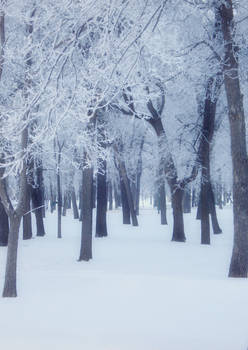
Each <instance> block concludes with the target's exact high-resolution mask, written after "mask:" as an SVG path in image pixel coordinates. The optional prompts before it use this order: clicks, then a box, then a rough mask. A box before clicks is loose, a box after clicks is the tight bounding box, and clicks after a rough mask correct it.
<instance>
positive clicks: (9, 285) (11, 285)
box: [3, 214, 21, 298]
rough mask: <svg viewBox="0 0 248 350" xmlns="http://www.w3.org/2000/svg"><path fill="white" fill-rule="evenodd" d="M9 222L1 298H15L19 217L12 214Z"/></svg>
mask: <svg viewBox="0 0 248 350" xmlns="http://www.w3.org/2000/svg"><path fill="white" fill-rule="evenodd" d="M9 220H10V234H9V242H8V252H7V262H6V270H5V282H4V289H3V297H9V298H13V297H16V296H17V289H16V268H17V249H18V234H19V228H20V222H21V217H20V216H18V215H16V214H13V215H10V217H9Z"/></svg>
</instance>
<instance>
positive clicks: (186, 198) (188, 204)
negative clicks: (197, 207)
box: [183, 187, 191, 214]
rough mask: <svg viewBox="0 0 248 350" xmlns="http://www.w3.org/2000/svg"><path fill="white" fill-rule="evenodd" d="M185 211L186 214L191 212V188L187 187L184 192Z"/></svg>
mask: <svg viewBox="0 0 248 350" xmlns="http://www.w3.org/2000/svg"><path fill="white" fill-rule="evenodd" d="M183 212H184V214H189V213H191V190H190V187H186V188H185V189H184V193H183Z"/></svg>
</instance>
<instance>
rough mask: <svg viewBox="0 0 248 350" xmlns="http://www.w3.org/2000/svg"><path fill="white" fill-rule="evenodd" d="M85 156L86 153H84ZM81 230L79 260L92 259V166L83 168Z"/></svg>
mask: <svg viewBox="0 0 248 350" xmlns="http://www.w3.org/2000/svg"><path fill="white" fill-rule="evenodd" d="M85 157H86V155H85ZM82 192H83V201H82V231H81V248H80V255H79V259H78V260H79V261H81V260H84V261H89V260H90V259H92V213H93V208H92V203H93V201H92V195H93V168H92V167H91V168H85V169H83V182H82Z"/></svg>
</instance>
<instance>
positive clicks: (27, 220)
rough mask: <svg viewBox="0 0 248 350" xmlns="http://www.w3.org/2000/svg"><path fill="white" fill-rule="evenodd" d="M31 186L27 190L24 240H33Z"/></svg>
mask: <svg viewBox="0 0 248 350" xmlns="http://www.w3.org/2000/svg"><path fill="white" fill-rule="evenodd" d="M30 200H31V185H29V184H27V188H26V203H25V204H24V205H25V214H24V215H23V219H22V220H23V221H22V223H23V239H30V238H32V217H31V206H30Z"/></svg>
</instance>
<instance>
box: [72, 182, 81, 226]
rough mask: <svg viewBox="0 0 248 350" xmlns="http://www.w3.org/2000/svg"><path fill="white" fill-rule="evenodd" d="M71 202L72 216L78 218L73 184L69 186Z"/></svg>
mask: <svg viewBox="0 0 248 350" xmlns="http://www.w3.org/2000/svg"><path fill="white" fill-rule="evenodd" d="M71 202H72V209H73V217H74V219H78V218H79V214H78V207H77V199H76V193H75V188H74V186H72V188H71Z"/></svg>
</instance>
